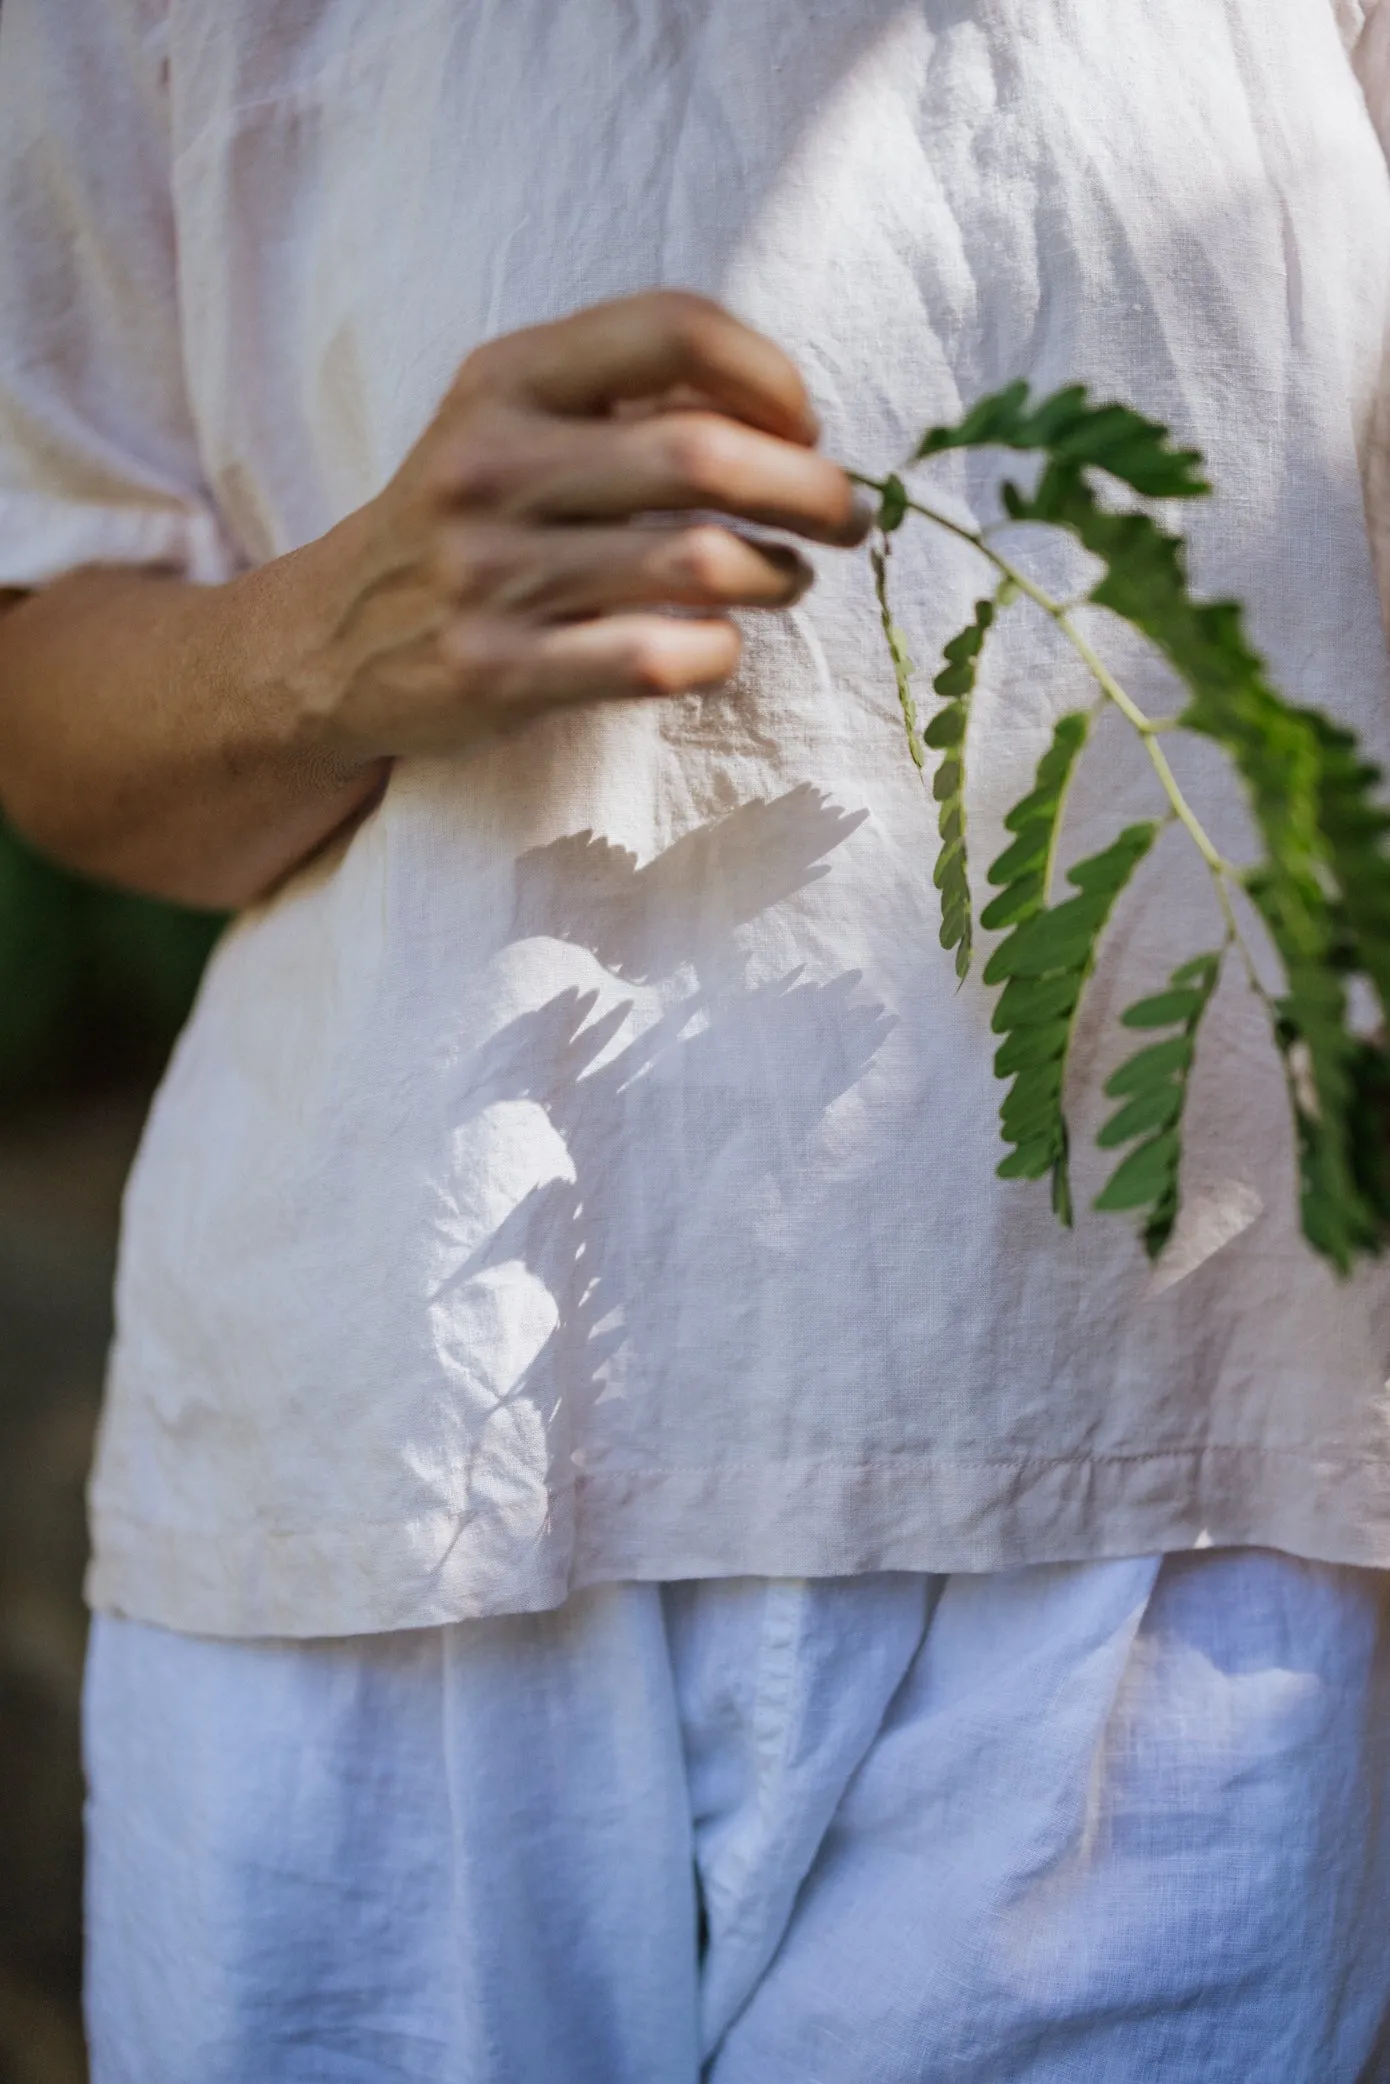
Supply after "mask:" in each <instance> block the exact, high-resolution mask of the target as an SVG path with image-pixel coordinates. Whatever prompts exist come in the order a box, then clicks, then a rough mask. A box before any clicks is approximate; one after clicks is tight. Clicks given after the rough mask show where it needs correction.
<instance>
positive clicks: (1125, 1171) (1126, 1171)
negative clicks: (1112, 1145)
mask: <svg viewBox="0 0 1390 2084" xmlns="http://www.w3.org/2000/svg"><path fill="white" fill-rule="evenodd" d="M1179 1152H1180V1144H1179V1139H1178V1135H1177V1131H1176V1130H1172V1129H1170V1130H1168V1131H1166V1132H1165V1133H1164V1134H1163V1135H1161V1136H1155V1137H1154V1138H1153V1139H1152V1140H1151V1141H1150V1142H1148V1143H1141V1144H1140V1145H1139V1147H1138V1149H1137V1150H1132V1151H1131V1152H1130V1154H1129V1156H1128V1157H1127V1158H1125V1159H1124V1160H1123V1161H1122V1162H1121V1163H1120V1164H1119V1165H1118V1166H1117V1167H1116V1169H1115V1171H1114V1173H1113V1174H1112V1175H1111V1177H1110V1180H1109V1183H1108V1184H1107V1185H1106V1187H1105V1188H1104V1189H1103V1191H1102V1192H1101V1193H1099V1194H1097V1196H1096V1198H1095V1204H1094V1205H1095V1207H1096V1208H1098V1209H1102V1210H1105V1209H1130V1208H1146V1207H1147V1206H1148V1205H1149V1203H1150V1202H1152V1201H1155V1200H1157V1198H1158V1196H1159V1195H1160V1194H1162V1193H1163V1192H1164V1190H1165V1188H1166V1187H1167V1186H1168V1183H1169V1181H1170V1180H1171V1179H1172V1176H1173V1173H1174V1171H1175V1170H1176V1168H1177V1163H1178V1157H1179Z"/></svg>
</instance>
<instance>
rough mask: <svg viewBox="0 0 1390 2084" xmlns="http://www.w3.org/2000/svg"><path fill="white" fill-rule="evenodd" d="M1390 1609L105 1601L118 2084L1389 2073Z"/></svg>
mask: <svg viewBox="0 0 1390 2084" xmlns="http://www.w3.org/2000/svg"><path fill="white" fill-rule="evenodd" d="M1386 1596H1387V1595H1386V1589H1385V1580H1384V1579H1383V1577H1381V1576H1380V1575H1379V1574H1378V1573H1374V1572H1369V1571H1359V1570H1355V1569H1351V1568H1347V1567H1337V1566H1332V1565H1325V1564H1309V1563H1303V1562H1300V1561H1296V1560H1294V1559H1292V1558H1288V1557H1283V1556H1278V1555H1274V1554H1269V1553H1262V1552H1260V1551H1244V1552H1239V1553H1221V1554H1214V1555H1210V1554H1196V1555H1185V1556H1177V1557H1169V1558H1167V1559H1166V1560H1160V1559H1155V1558H1150V1559H1147V1560H1146V1559H1138V1560H1129V1561H1112V1562H1107V1563H1098V1564H1082V1565H1053V1566H1044V1567H1043V1568H1040V1569H1035V1570H1024V1571H1019V1572H1014V1573H1001V1574H997V1575H993V1576H987V1577H983V1578H968V1577H966V1578H960V1577H958V1578H951V1579H949V1580H947V1581H945V1582H944V1583H943V1582H942V1581H941V1580H933V1579H928V1578H923V1577H916V1576H912V1575H908V1574H904V1575H901V1576H884V1577H865V1578H858V1579H853V1580H847V1581H845V1580H842V1581H838V1582H831V1583H826V1582H822V1583H794V1582H786V1581H783V1582H773V1583H766V1582H762V1583H759V1582H753V1581H749V1580H743V1581H737V1580H734V1581H725V1582H722V1583H713V1584H685V1585H680V1586H675V1587H667V1588H662V1587H659V1586H654V1585H618V1586H612V1587H601V1588H596V1589H594V1590H592V1591H590V1592H587V1593H581V1594H579V1595H577V1596H576V1597H575V1599H574V1600H573V1601H571V1603H570V1604H569V1605H568V1606H567V1607H565V1608H564V1609H562V1610H561V1611H560V1612H559V1613H558V1614H546V1615H541V1616H503V1617H497V1618H493V1619H489V1620H484V1621H474V1622H464V1623H461V1624H457V1625H455V1626H452V1627H448V1628H441V1629H434V1630H422V1631H418V1632H415V1633H409V1634H402V1635H397V1636H377V1637H369V1638H359V1639H355V1640H348V1641H338V1642H331V1643H314V1644H299V1643H276V1644H267V1643H255V1644H252V1643H237V1642H225V1641H212V1640H198V1639H194V1638H188V1637H182V1636H179V1635H176V1634H171V1633H165V1632H164V1631H162V1630H159V1629H155V1628H151V1627H149V1626H147V1625H146V1624H143V1623H139V1622H130V1621H125V1620H122V1619H120V1618H106V1617H98V1619H97V1622H96V1626H95V1632H94V1635H93V1640H92V1649H91V1661H90V1671H89V1691H88V1766H89V1772H90V1775H91V1787H92V1799H91V1809H90V1828H91V1839H90V1847H91V1849H90V1860H89V1870H88V1899H89V1930H90V1940H89V1949H90V1953H89V1979H88V2015H89V2026H90V2033H91V2042H92V2064H93V2067H92V2075H93V2084H246V2080H247V2079H249V2078H253V2077H254V2078H255V2079H256V2080H257V2084H309V2080H311V2079H312V2080H313V2084H358V2080H362V2084H365V2080H367V2079H371V2080H372V2084H383V2080H385V2079H388V2078H389V2079H392V2080H397V2079H398V2080H400V2084H408V2080H418V2084H696V2079H697V2077H699V2076H700V2075H702V2074H703V2075H704V2076H705V2078H706V2079H707V2080H708V2084H1001V2080H1002V2079H1005V2078H1008V2079H1010V2080H1011V2084H1083V2080H1084V2084H1095V2080H1100V2079H1104V2080H1107V2084H1111V2080H1116V2079H1120V2078H1135V2079H1138V2078H1148V2077H1161V2078H1163V2079H1164V2084H1251V2080H1252V2079H1256V2078H1259V2079H1264V2078H1269V2079H1276V2078H1277V2079H1278V2084H1385V2080H1386V2079H1387V2078H1390V2046H1387V2045H1386V2044H1385V2043H1384V2042H1383V2040H1382V2038H1381V2036H1382V2032H1383V2027H1384V2021H1385V2017H1386V2013H1387V2008H1388V2007H1390V1977H1387V1973H1386V1964H1385V1933H1386V1929H1387V1924H1388V1923H1390V1799H1387V1798H1388V1797H1390V1714H1388V1713H1387V1708H1390V1656H1387V1647H1388V1645H1387V1608H1386ZM696 1872H698V1877H699V1882H698V1886H699V1894H700V1897H701V1898H702V1900H703V1905H704V1924H705V1929H706V1942H705V1946H704V1951H703V1958H702V1959H701V1958H700V1957H699V1956H698V1954H697V1902H696V1886H695V1880H694V1876H695V1873H696Z"/></svg>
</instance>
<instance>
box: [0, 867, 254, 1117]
mask: <svg viewBox="0 0 1390 2084" xmlns="http://www.w3.org/2000/svg"><path fill="white" fill-rule="evenodd" d="M218 926H219V922H218V921H217V920H216V919H214V918H212V917H210V916H209V915H208V914H206V913H196V912H185V911H180V910H178V909H176V908H175V907H173V906H170V905H161V904H155V903H153V902H152V901H150V900H149V899H147V898H142V897H131V896H127V895H126V894H125V893H123V892H120V891H114V890H105V889H98V888H96V887H95V886H94V885H92V884H90V883H86V882H83V881H82V880H81V879H80V878H78V877H76V876H71V875H68V874H66V873H65V872H64V871H63V870H62V869H59V868H55V867H53V866H52V865H51V864H50V863H49V862H47V861H44V860H41V859H40V858H39V856H38V855H36V854H35V853H33V852H32V851H31V850H30V849H29V848H28V847H27V846H25V845H24V844H23V842H22V841H21V840H19V839H18V838H16V836H15V835H14V834H13V833H12V832H10V831H8V830H7V829H6V828H5V827H4V826H0V1103H5V1104H13V1103H16V1102H22V1101H24V1100H26V1099H28V1098H30V1097H31V1096H33V1095H36V1094H40V1093H44V1092H48V1091H52V1090H55V1089H61V1088H62V1087H64V1086H67V1085H69V1084H71V1083H72V1082H73V1081H74V1080H106V1079H108V1078H112V1077H123V1076H146V1075H148V1074H149V1072H150V1071H152V1070H153V1069H155V1068H156V1067H157V1065H158V1063H159V1061H160V1059H161V1057H162V1056H163V1054H164V1052H165V1051H166V1050H167V1049H168V1047H169V1044H170V1043H171V1042H172V1040H173V1038H174V1035H175V1034H176V1033H177V1031H178V1028H179V1026H180V1024H181V1022H182V1020H183V1018H184V1016H185V1014H186V1013H187V1011H188V1008H189V1005H190V1004H191V1003H192V998H193V993H194V991H195V990H196V988H197V983H198V978H199V976H200V974H201V972H202V967H203V964H204V962H205V961H206V959H207V954H208V951H209V949H210V948H211V946H212V943H213V941H214V939H215V938H216V935H217V931H218Z"/></svg>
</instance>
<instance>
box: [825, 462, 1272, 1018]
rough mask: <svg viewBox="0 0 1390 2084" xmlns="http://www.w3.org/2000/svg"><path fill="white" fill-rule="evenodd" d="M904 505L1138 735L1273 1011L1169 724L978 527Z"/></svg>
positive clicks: (1232, 872)
mask: <svg viewBox="0 0 1390 2084" xmlns="http://www.w3.org/2000/svg"><path fill="white" fill-rule="evenodd" d="M849 476H850V477H851V478H852V479H853V480H854V482H855V484H856V485H863V486H864V487H865V489H866V490H868V491H873V492H877V493H878V494H879V496H880V498H881V497H882V496H883V493H884V490H885V484H884V481H882V480H880V479H878V478H870V477H865V476H863V475H862V474H861V473H860V472H859V471H856V470H852V471H850V472H849ZM907 507H908V511H909V512H910V513H913V514H920V515H921V516H922V519H923V520H924V521H930V522H932V523H933V524H934V525H935V526H936V527H937V528H944V529H945V531H946V533H947V534H948V535H953V536H956V537H957V538H958V539H959V540H960V541H961V542H963V543H969V544H970V546H971V548H972V549H974V550H978V551H979V553H980V555H981V556H982V557H986V558H988V559H989V562H990V563H991V564H992V565H993V566H994V568H995V570H996V571H997V572H998V573H999V574H1000V576H1001V578H1002V579H1004V580H1006V581H1007V582H1008V583H1009V584H1010V585H1012V586H1015V587H1017V589H1018V591H1019V592H1020V593H1021V594H1024V595H1026V596H1027V598H1028V599H1029V600H1030V601H1032V602H1033V603H1034V604H1035V606H1037V607H1039V608H1041V609H1042V611H1043V613H1044V614H1045V615H1047V616H1049V617H1050V618H1051V620H1052V621H1053V622H1054V623H1055V624H1056V626H1057V628H1058V629H1059V630H1060V631H1061V633H1062V635H1063V636H1064V637H1065V638H1066V640H1067V642H1068V643H1069V644H1070V645H1071V647H1072V649H1073V650H1074V651H1075V652H1076V654H1077V656H1078V657H1079V658H1080V659H1081V661H1082V663H1083V665H1084V666H1085V667H1086V669H1087V671H1088V672H1089V673H1090V675H1091V677H1092V679H1093V680H1094V681H1095V682H1096V684H1097V686H1098V687H1099V688H1100V690H1101V692H1102V693H1103V694H1104V695H1105V697H1106V699H1107V700H1108V701H1110V702H1111V703H1113V705H1114V707H1115V708H1116V709H1118V710H1119V712H1120V714H1121V716H1123V717H1124V719H1125V721H1126V722H1127V723H1128V724H1130V725H1131V726H1132V727H1133V729H1134V730H1135V731H1137V732H1138V734H1139V736H1140V738H1142V740H1143V741H1144V750H1145V752H1146V753H1147V754H1148V756H1149V762H1150V764H1151V766H1152V767H1153V770H1154V773H1155V774H1156V775H1157V776H1158V780H1159V784H1160V786H1161V787H1162V790H1163V793H1164V795H1165V796H1166V797H1167V798H1168V802H1169V804H1170V806H1171V808H1172V812H1173V816H1174V817H1175V818H1176V819H1177V821H1178V823H1179V824H1180V825H1181V826H1182V827H1183V829H1184V830H1185V831H1186V833H1187V835H1188V837H1189V838H1190V839H1191V841H1192V843H1193V845H1194V846H1195V847H1196V849H1197V851H1198V853H1199V854H1200V855H1201V857H1202V859H1203V861H1204V862H1205V863H1206V866H1207V869H1208V871H1209V873H1210V875H1211V879H1212V883H1213V885H1214V887H1215V890H1216V897H1217V902H1218V903H1219V905H1220V907H1221V915H1222V918H1223V919H1224V921H1225V925H1226V932H1227V935H1228V937H1229V939H1230V940H1231V941H1232V942H1233V943H1234V944H1235V946H1236V947H1237V948H1239V950H1240V952H1241V956H1242V958H1243V960H1244V964H1245V973H1246V976H1247V978H1248V979H1249V982H1250V988H1251V990H1252V991H1253V992H1254V993H1255V994H1256V996H1257V997H1258V998H1259V999H1261V1000H1262V1001H1263V1003H1264V1004H1265V1006H1266V1007H1267V1008H1268V1009H1269V1010H1270V1012H1271V1013H1273V1011H1274V1006H1273V1001H1272V1000H1271V998H1270V995H1269V993H1268V992H1267V991H1266V990H1265V987H1264V985H1263V984H1262V983H1261V982H1260V978H1259V973H1258V971H1257V970H1256V968H1255V962H1254V957H1253V956H1252V955H1251V953H1250V949H1249V946H1248V944H1247V942H1246V940H1245V937H1244V935H1243V934H1242V933H1241V930H1240V922H1239V920H1238V919H1237V917H1236V913H1235V907H1234V905H1233V904H1232V903H1231V890H1230V886H1231V884H1232V883H1235V882H1237V881H1238V872H1237V870H1236V869H1235V867H1234V866H1233V864H1232V863H1231V862H1229V861H1227V860H1226V858H1225V857H1224V855H1223V854H1221V852H1220V851H1219V850H1218V848H1217V847H1216V846H1215V845H1214V844H1213V842H1212V840H1211V838H1210V837H1209V836H1208V834H1207V832H1206V830H1205V828H1204V827H1203V825H1202V823H1201V821H1200V820H1199V818H1198V817H1197V814H1196V812H1195V811H1194V810H1193V808H1192V806H1191V804H1190V803H1189V802H1188V800H1187V798H1186V797H1185V796H1184V795H1183V792H1182V790H1181V788H1180V787H1179V785H1178V779H1177V776H1176V775H1175V774H1174V772H1173V770H1172V768H1171V767H1170V766H1169V764H1168V760H1167V757H1166V756H1165V754H1164V751H1163V748H1162V746H1161V745H1159V744H1158V743H1157V742H1156V741H1157V738H1158V734H1159V733H1160V732H1161V731H1166V730H1169V729H1171V728H1172V725H1171V723H1170V722H1169V721H1168V720H1166V719H1163V718H1159V719H1155V718H1153V717H1150V716H1146V715H1145V714H1144V711H1143V710H1142V709H1141V708H1140V707H1139V705H1138V703H1137V702H1135V701H1134V699H1133V698H1132V697H1131V696H1130V695H1128V694H1126V692H1125V690H1124V689H1123V688H1122V687H1121V686H1120V683H1119V681H1118V680H1116V678H1115V676H1114V674H1113V673H1112V672H1111V671H1110V669H1109V667H1108V666H1107V665H1106V663H1105V661H1104V659H1102V658H1101V657H1100V655H1099V653H1098V652H1097V651H1096V650H1095V649H1094V647H1093V646H1092V645H1091V644H1090V643H1089V642H1088V641H1087V639H1086V638H1085V637H1084V636H1083V635H1082V633H1081V631H1080V630H1079V629H1078V628H1077V627H1076V624H1075V623H1074V622H1073V621H1072V619H1071V612H1070V609H1069V608H1068V606H1067V605H1066V603H1064V602H1062V601H1056V600H1054V599H1053V598H1052V595H1051V594H1050V593H1047V592H1046V591H1045V590H1044V588H1042V587H1041V586H1038V585H1036V584H1035V582H1034V581H1033V580H1032V579H1030V578H1029V577H1028V575H1027V573H1026V572H1022V571H1020V570H1019V568H1018V566H1017V565H1015V564H1013V563H1012V562H1011V561H1010V560H1009V559H1008V558H1007V557H1004V556H1003V555H1002V554H1001V553H1000V552H999V551H998V550H996V549H995V547H994V545H993V544H992V543H991V542H990V541H989V540H988V539H987V538H986V537H985V536H984V535H982V534H981V533H980V531H979V530H978V529H973V528H966V527H964V526H963V524H962V523H961V522H959V521H953V520H952V519H951V518H950V516H949V515H948V514H942V513H939V512H938V511H937V509H936V508H935V507H929V506H926V505H924V504H923V502H922V501H921V500H919V499H912V498H909V499H908V501H907ZM885 608H886V604H885ZM1049 866H1050V864H1049Z"/></svg>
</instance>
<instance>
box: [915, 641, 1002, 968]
mask: <svg viewBox="0 0 1390 2084" xmlns="http://www.w3.org/2000/svg"><path fill="white" fill-rule="evenodd" d="M993 621H994V603H993V601H990V600H982V601H977V602H976V603H975V615H974V619H973V621H971V622H969V623H967V624H966V627H965V628H964V629H963V630H962V631H961V632H960V633H959V635H958V636H955V637H952V638H951V640H950V642H949V643H948V644H947V645H946V647H945V658H946V664H945V666H944V667H943V668H942V670H941V672H940V673H938V674H937V676H936V679H935V681H934V682H933V683H932V684H933V686H934V688H935V690H936V692H937V693H938V694H939V695H942V696H944V697H946V700H945V701H944V703H943V706H942V707H941V708H940V709H938V710H937V712H936V714H935V716H933V717H932V719H931V721H930V723H929V724H928V725H927V728H926V731H925V732H924V734H923V740H924V743H925V744H926V745H928V746H930V747H931V748H932V750H933V751H934V752H941V753H944V754H945V755H946V757H945V758H944V759H943V760H942V761H941V763H940V765H939V766H938V768H937V770H936V774H935V776H934V777H933V781H932V794H933V796H934V797H935V798H936V801H937V803H938V804H939V805H940V809H939V810H938V812H937V820H936V829H937V836H938V838H939V839H940V841H941V850H940V852H939V853H938V855H937V859H936V869H935V873H934V875H933V878H932V880H933V882H934V883H935V884H936V887H937V888H938V890H939V891H940V892H941V945H942V947H943V948H948V949H949V948H954V949H955V951H956V975H957V977H959V978H961V979H962V980H963V979H964V978H965V976H966V975H967V974H968V972H969V969H970V961H971V956H972V954H973V952H974V944H975V936H974V927H973V923H972V905H971V895H970V864H969V859H968V856H967V850H966V844H965V740H966V734H967V732H968V730H969V726H970V698H971V696H972V695H973V694H974V692H975V676H976V674H977V672H978V670H979V661H980V653H981V652H982V651H983V649H984V643H985V635H986V632H987V631H988V630H989V627H990V625H991V623H992V622H993Z"/></svg>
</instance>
